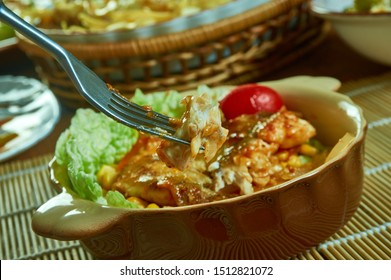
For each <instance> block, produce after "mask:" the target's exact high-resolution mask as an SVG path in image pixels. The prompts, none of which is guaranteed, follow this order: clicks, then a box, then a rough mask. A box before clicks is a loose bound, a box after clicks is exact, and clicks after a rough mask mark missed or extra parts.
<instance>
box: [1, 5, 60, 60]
mask: <svg viewBox="0 0 391 280" xmlns="http://www.w3.org/2000/svg"><path fill="white" fill-rule="evenodd" d="M0 21H2V22H4V23H6V24H8V25H9V26H11V27H13V28H14V29H15V30H16V31H17V32H19V33H20V34H22V35H23V36H25V37H26V38H28V39H30V40H31V41H33V42H34V43H36V44H37V45H39V46H40V47H42V48H43V49H44V50H45V51H47V52H48V53H50V54H51V55H52V56H53V57H54V58H55V59H57V60H59V61H61V60H64V59H65V60H66V59H67V58H66V55H65V53H66V51H65V49H64V48H63V47H61V46H60V45H59V44H57V43H56V42H54V41H53V40H52V39H51V38H50V37H49V36H47V35H46V34H44V33H43V32H41V31H40V30H38V29H37V28H35V27H33V26H32V25H31V24H29V23H27V22H26V21H24V20H23V19H22V18H20V17H19V16H18V15H16V14H15V13H14V12H12V11H11V10H10V9H8V8H7V7H6V6H5V4H4V2H3V0H0Z"/></svg>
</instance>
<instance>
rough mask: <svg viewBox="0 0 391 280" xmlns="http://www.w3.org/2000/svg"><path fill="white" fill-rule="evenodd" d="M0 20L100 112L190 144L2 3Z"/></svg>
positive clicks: (165, 120) (160, 117)
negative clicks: (41, 53)
mask: <svg viewBox="0 0 391 280" xmlns="http://www.w3.org/2000/svg"><path fill="white" fill-rule="evenodd" d="M0 20H1V21H2V22H4V23H6V24H8V25H10V26H12V27H13V28H14V29H15V30H16V31H18V32H19V33H20V34H22V35H23V36H25V37H26V38H28V39H30V40H31V41H33V42H34V43H36V44H37V45H38V46H40V47H41V48H43V49H44V50H45V51H47V52H48V53H49V54H51V55H52V56H53V57H54V58H55V59H56V60H57V61H58V63H59V64H60V65H61V66H62V67H63V68H64V70H65V72H66V73H67V75H68V76H69V78H70V79H71V80H72V82H73V84H74V86H75V87H76V89H77V90H78V92H79V93H80V94H81V95H82V96H83V97H84V98H85V99H86V100H87V101H88V102H89V103H90V104H91V105H92V106H94V107H95V108H96V109H98V110H99V111H101V112H102V113H104V114H106V115H107V116H109V117H110V118H112V119H114V120H116V121H118V122H120V123H122V124H124V125H127V126H129V127H131V128H134V129H137V130H139V131H142V132H145V133H148V134H152V135H155V136H158V137H160V138H163V139H166V140H169V141H174V142H177V143H180V144H185V145H189V144H190V143H189V142H188V141H186V140H184V139H180V138H177V137H174V136H173V134H174V133H175V131H176V129H175V128H174V127H173V122H172V120H171V119H170V118H169V117H168V116H165V115H162V114H159V113H157V112H154V111H152V110H150V109H148V108H147V107H143V106H139V105H137V104H135V103H132V102H130V101H129V100H128V99H126V98H124V97H123V96H121V95H120V94H119V93H118V92H117V91H116V90H115V89H113V88H112V87H111V86H108V85H107V84H106V83H105V82H104V81H102V80H101V79H100V78H99V77H98V76H97V75H96V74H95V73H94V72H93V71H91V70H90V69H89V68H88V67H87V66H85V65H84V64H83V63H82V62H80V61H79V60H78V59H77V58H76V57H75V56H73V55H72V54H71V53H69V52H68V51H66V50H65V49H64V48H63V47H61V46H60V45H59V44H57V43H56V42H54V41H53V40H52V39H51V38H49V37H48V36H47V35H46V34H44V33H43V32H41V31H40V30H38V29H37V28H35V27H33V26H32V25H30V24H29V23H27V22H26V21H24V20H23V19H21V18H20V17H19V16H17V15H16V14H15V13H13V12H12V11H11V10H10V9H8V8H7V7H6V6H5V5H4V3H3V1H2V0H0Z"/></svg>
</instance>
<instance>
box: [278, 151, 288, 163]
mask: <svg viewBox="0 0 391 280" xmlns="http://www.w3.org/2000/svg"><path fill="white" fill-rule="evenodd" d="M277 156H278V159H279V160H281V161H286V160H287V159H288V157H289V153H288V152H287V151H283V152H281V153H278V155H277Z"/></svg>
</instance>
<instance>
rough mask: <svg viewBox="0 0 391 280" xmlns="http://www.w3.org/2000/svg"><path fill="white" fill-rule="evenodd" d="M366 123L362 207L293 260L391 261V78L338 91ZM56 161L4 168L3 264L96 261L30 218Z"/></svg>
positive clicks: (0, 187)
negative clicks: (41, 230) (43, 232)
mask: <svg viewBox="0 0 391 280" xmlns="http://www.w3.org/2000/svg"><path fill="white" fill-rule="evenodd" d="M340 92H343V93H345V94H347V95H349V96H351V98H352V99H353V100H354V101H355V102H356V103H357V104H359V105H360V106H361V107H362V108H363V110H364V114H365V116H366V119H367V120H368V124H369V125H368V133H367V140H366V154H365V179H364V191H363V196H362V202H361V204H360V206H359V208H358V210H357V212H356V213H355V215H354V216H353V217H352V219H351V220H350V221H349V222H348V224H347V225H346V226H344V227H343V228H342V229H341V230H340V231H338V232H337V233H335V234H334V235H333V236H331V237H330V238H329V239H328V240H326V241H325V242H324V243H322V244H320V245H319V246H317V247H314V248H311V249H310V250H308V251H306V252H303V253H301V254H299V255H297V256H295V257H293V258H292V259H301V260H322V259H337V260H338V259H342V260H344V259H356V260H359V259H364V260H369V259H376V260H381V259H386V260H389V259H391V207H390V204H391V203H390V201H391V141H390V138H391V108H390V106H389V104H391V72H390V73H387V74H384V75H383V76H380V77H375V78H368V79H364V80H359V81H352V82H350V83H347V84H344V85H343V86H342V88H341V89H340ZM51 158H52V155H50V154H49V155H46V156H42V157H38V158H34V159H30V160H26V161H14V162H9V163H5V164H2V165H0V199H1V204H0V238H1V243H0V259H76V260H78V259H79V260H80V259H92V256H91V255H90V254H89V253H87V252H86V251H85V250H84V249H83V247H82V246H81V245H80V243H79V242H77V241H57V240H52V239H47V238H43V237H40V236H38V235H36V234H34V233H33V232H32V230H31V227H30V223H31V215H32V213H33V212H34V210H35V209H37V208H38V207H39V206H40V205H41V204H43V203H44V202H45V201H47V200H48V199H49V198H50V197H52V196H54V195H55V191H54V189H52V188H51V183H50V181H49V178H48V170H47V165H48V162H49V160H50V159H51Z"/></svg>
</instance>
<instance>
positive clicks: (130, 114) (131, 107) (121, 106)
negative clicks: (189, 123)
mask: <svg viewBox="0 0 391 280" xmlns="http://www.w3.org/2000/svg"><path fill="white" fill-rule="evenodd" d="M110 101H111V103H108V106H109V107H110V109H112V110H115V111H116V112H117V113H118V114H121V115H122V117H124V118H126V119H128V120H129V121H132V122H135V123H137V124H139V125H142V126H147V127H150V128H153V129H155V128H156V127H158V128H159V131H160V134H161V133H162V132H163V131H164V130H165V131H166V133H168V134H174V133H175V128H173V126H172V125H171V124H170V118H169V117H167V116H164V115H161V114H158V113H156V112H154V111H151V110H146V109H145V108H143V107H142V106H139V105H137V104H135V103H132V102H130V101H128V100H127V99H126V98H124V97H122V96H120V95H118V94H117V93H115V92H112V97H111V98H110ZM155 130H157V129H155Z"/></svg>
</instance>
